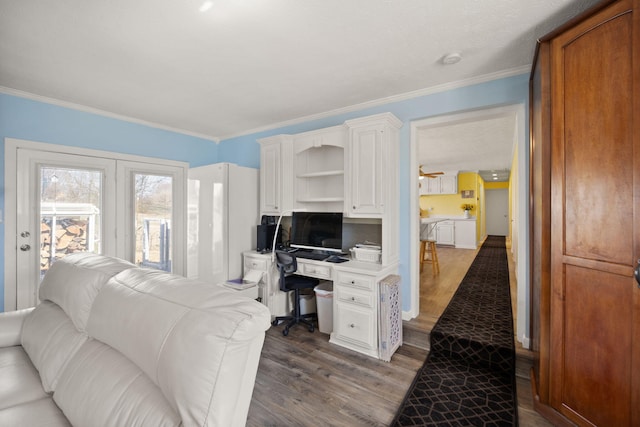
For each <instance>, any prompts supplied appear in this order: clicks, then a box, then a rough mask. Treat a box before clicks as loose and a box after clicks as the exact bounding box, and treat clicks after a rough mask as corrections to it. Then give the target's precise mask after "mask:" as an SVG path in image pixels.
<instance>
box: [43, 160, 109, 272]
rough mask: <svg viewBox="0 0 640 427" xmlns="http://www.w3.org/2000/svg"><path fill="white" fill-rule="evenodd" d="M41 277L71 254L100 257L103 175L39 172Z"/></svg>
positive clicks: (45, 169)
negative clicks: (88, 254) (91, 254)
mask: <svg viewBox="0 0 640 427" xmlns="http://www.w3.org/2000/svg"><path fill="white" fill-rule="evenodd" d="M40 191H41V192H40V277H42V276H44V273H46V272H47V270H49V268H50V267H51V265H52V264H53V263H54V262H55V261H56V260H58V259H60V258H63V257H64V256H65V255H67V254H70V253H74V252H96V253H101V251H102V246H101V230H102V227H101V217H100V211H101V203H102V172H100V171H95V170H82V169H65V168H56V167H48V166H42V167H41V168H40Z"/></svg>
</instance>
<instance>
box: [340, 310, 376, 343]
mask: <svg viewBox="0 0 640 427" xmlns="http://www.w3.org/2000/svg"><path fill="white" fill-rule="evenodd" d="M336 308H337V311H338V313H337V314H338V316H337V317H336V319H337V322H338V324H337V325H334V330H336V331H337V333H338V334H339V336H340V337H341V338H342V339H346V340H348V341H351V342H354V343H356V344H358V345H362V346H365V347H367V348H373V347H374V346H377V343H378V341H377V336H376V333H377V326H376V322H375V319H374V318H373V316H374V313H373V311H372V310H367V309H359V308H357V307H355V306H353V305H351V304H340V303H339V304H338V305H337V307H336Z"/></svg>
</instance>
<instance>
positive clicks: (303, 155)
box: [293, 126, 345, 212]
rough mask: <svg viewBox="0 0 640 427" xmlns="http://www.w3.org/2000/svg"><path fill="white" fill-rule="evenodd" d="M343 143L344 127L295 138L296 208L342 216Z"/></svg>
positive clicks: (308, 133)
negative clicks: (338, 213)
mask: <svg viewBox="0 0 640 427" xmlns="http://www.w3.org/2000/svg"><path fill="white" fill-rule="evenodd" d="M344 139H345V131H344V128H343V127H342V126H337V127H332V128H328V129H322V130H320V131H313V132H307V133H303V134H300V135H296V137H295V139H294V147H295V153H294V159H293V160H294V165H293V166H294V177H295V180H294V181H295V182H294V194H295V200H294V204H295V206H296V207H298V208H307V209H313V210H316V211H326V212H331V211H336V212H342V210H343V205H344Z"/></svg>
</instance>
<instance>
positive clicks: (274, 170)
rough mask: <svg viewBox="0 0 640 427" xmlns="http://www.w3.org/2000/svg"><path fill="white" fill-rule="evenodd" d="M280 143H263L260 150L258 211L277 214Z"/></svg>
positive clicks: (279, 193) (279, 198) (279, 181)
mask: <svg viewBox="0 0 640 427" xmlns="http://www.w3.org/2000/svg"><path fill="white" fill-rule="evenodd" d="M281 151H282V147H281V146H280V144H269V145H263V146H262V148H261V150H260V212H262V214H263V215H277V214H279V213H280V207H281V205H282V204H281V196H280V195H281V179H280V177H281V174H280V171H281V161H280V153H281Z"/></svg>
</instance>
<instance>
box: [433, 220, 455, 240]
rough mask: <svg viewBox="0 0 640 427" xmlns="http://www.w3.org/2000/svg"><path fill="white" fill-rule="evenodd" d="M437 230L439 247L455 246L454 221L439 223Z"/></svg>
mask: <svg viewBox="0 0 640 427" xmlns="http://www.w3.org/2000/svg"><path fill="white" fill-rule="evenodd" d="M436 230H437V233H436V242H437V243H438V244H439V245H453V244H454V243H455V236H454V225H453V222H452V221H444V222H440V223H438V226H437V227H436Z"/></svg>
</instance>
